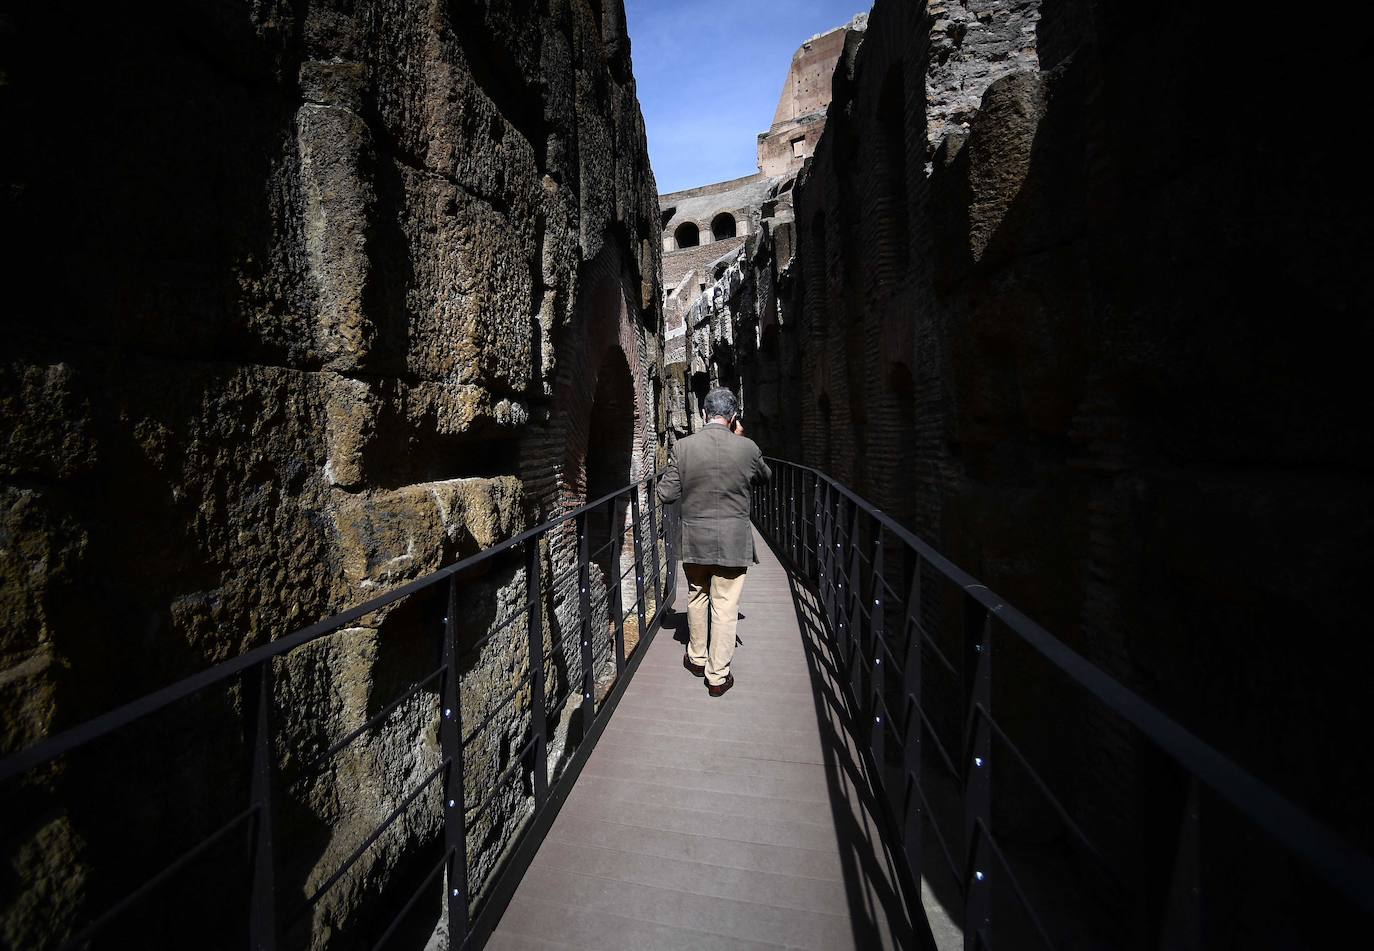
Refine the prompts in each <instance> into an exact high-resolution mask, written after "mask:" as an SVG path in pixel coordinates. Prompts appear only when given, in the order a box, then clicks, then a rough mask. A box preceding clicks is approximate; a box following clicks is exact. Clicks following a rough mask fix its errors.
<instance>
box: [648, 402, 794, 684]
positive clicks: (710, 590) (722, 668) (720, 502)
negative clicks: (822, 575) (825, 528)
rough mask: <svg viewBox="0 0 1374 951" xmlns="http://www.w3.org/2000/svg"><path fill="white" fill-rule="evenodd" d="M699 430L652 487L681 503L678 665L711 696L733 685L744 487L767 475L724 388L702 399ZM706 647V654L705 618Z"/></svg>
mask: <svg viewBox="0 0 1374 951" xmlns="http://www.w3.org/2000/svg"><path fill="white" fill-rule="evenodd" d="M704 408H705V410H706V427H705V428H704V429H702V431H701V432H699V433H696V434H695V435H692V436H688V437H687V438H685V439H680V440H678V442H677V443H676V445H674V446H673V451H672V453H671V455H670V456H669V460H668V471H667V472H666V473H664V475H663V479H662V480H661V481H660V483H659V487H658V494H659V498H661V499H663V501H664V502H675V501H677V500H678V499H679V498H681V499H682V568H683V571H684V572H686V574H687V586H688V598H687V626H688V628H689V629H690V631H691V637H690V638H689V640H688V643H687V654H686V656H684V657H683V658H682V666H684V667H686V668H687V669H688V670H690V671H691V672H692V673H694V674H696V675H697V676H698V677H705V678H706V690H707V692H708V693H710V695H711V696H713V697H719V696H720V695H721V694H723V693H725V691H727V690H729V689H730V688H731V687H733V686H734V685H735V677H734V675H733V674H731V673H730V659H731V658H732V657H733V656H734V654H735V622H736V620H737V618H738V615H739V596H740V592H741V591H743V590H744V573H745V571H746V570H747V569H748V568H749V566H750V565H751V564H753V563H754V562H756V561H758V559H757V558H755V557H754V528H753V526H752V525H751V524H750V522H749V487H750V485H751V484H753V483H755V482H766V481H768V480H769V479H770V478H772V476H773V473H772V471H771V470H770V469H769V468H768V464H767V463H766V462H764V461H763V452H762V451H761V450H760V449H759V447H758V444H757V443H755V442H754V440H752V439H749V438H748V437H747V436H745V435H744V425H743V424H742V423H741V422H740V421H739V403H737V402H736V401H735V395H734V394H733V393H731V392H730V391H729V390H728V389H726V388H725V387H723V386H722V387H717V388H716V389H714V390H712V391H711V392H709V393H707V394H706V402H705V407H704ZM708 608H709V609H710V613H711V648H710V652H709V653H708V652H707V649H706V612H707V609H708Z"/></svg>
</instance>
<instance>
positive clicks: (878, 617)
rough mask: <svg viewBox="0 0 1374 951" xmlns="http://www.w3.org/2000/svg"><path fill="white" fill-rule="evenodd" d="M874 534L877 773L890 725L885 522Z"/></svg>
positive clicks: (873, 673) (871, 632) (871, 633)
mask: <svg viewBox="0 0 1374 951" xmlns="http://www.w3.org/2000/svg"><path fill="white" fill-rule="evenodd" d="M874 534H875V536H876V537H875V539H874V544H873V607H872V609H871V610H872V614H871V615H870V617H869V624H868V629H869V643H870V644H872V645H873V654H872V656H873V663H872V665H871V666H870V668H869V671H868V672H869V675H870V676H871V677H872V678H873V680H872V684H873V742H872V744H871V745H872V748H873V760H874V762H876V763H877V764H878V773H879V777H880V779H881V774H882V772H883V768H884V759H885V754H886V745H885V741H886V731H887V727H888V726H892V725H894V724H885V723H883V721H882V714H881V713H879V712H878V711H879V710H880V709H882V707H883V703H882V701H883V686H884V684H885V683H886V682H887V681H886V678H885V677H884V676H883V644H884V643H885V641H884V638H883V635H884V631H883V607H884V605H886V604H887V597H886V592H885V591H884V590H883V545H882V539H883V526H882V523H878V530H877V532H875V533H874Z"/></svg>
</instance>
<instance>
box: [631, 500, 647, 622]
mask: <svg viewBox="0 0 1374 951" xmlns="http://www.w3.org/2000/svg"><path fill="white" fill-rule="evenodd" d="M639 511H640V509H639V486H634V487H632V488H631V489H630V521H631V523H632V527H631V539H632V541H633V542H634V546H635V616H636V617H638V618H639V636H640V637H643V636H644V631H645V629H646V627H647V625H646V624H645V621H644V609H645V607H646V606H647V605H646V604H645V602H644V539H643V533H642V532H641V531H640V526H639Z"/></svg>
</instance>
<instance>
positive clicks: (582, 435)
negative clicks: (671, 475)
mask: <svg viewBox="0 0 1374 951" xmlns="http://www.w3.org/2000/svg"><path fill="white" fill-rule="evenodd" d="M581 278H582V279H581V280H580V281H579V289H578V295H577V306H576V314H577V316H576V317H575V318H574V323H573V325H572V326H571V327H569V328H568V330H567V334H566V337H565V338H564V339H563V340H561V341H560V342H559V344H558V346H557V348H556V351H557V359H558V364H559V365H558V385H557V386H556V387H555V389H554V393H555V398H554V402H553V413H554V414H555V417H554V427H555V429H557V430H559V431H561V433H562V441H563V463H562V466H561V467H560V470H561V471H560V472H559V477H558V504H559V506H560V507H561V508H562V509H563V510H565V511H566V510H567V509H569V508H574V507H576V506H578V505H581V504H582V503H583V502H585V501H587V500H588V496H587V492H588V489H589V488H591V486H590V485H589V466H588V450H589V448H591V441H592V439H593V438H602V437H600V436H598V435H597V434H596V433H595V432H594V431H593V425H592V424H593V414H594V412H596V402H597V397H598V391H599V389H600V388H601V386H602V385H603V383H604V384H605V385H607V386H609V385H610V384H609V383H605V380H604V379H603V377H604V376H605V375H606V374H608V373H609V374H611V375H612V376H615V377H618V378H620V380H621V382H622V383H624V382H625V381H626V380H627V381H628V396H626V395H624V390H623V388H622V387H620V386H619V384H617V389H618V391H619V394H618V395H617V396H616V398H615V402H614V404H610V403H606V402H605V401H604V400H603V406H613V409H612V410H611V411H613V412H614V413H617V414H620V415H623V416H624V417H625V426H626V427H627V428H628V431H629V433H630V434H631V435H630V445H631V451H630V461H629V471H628V472H627V473H625V477H624V479H622V480H621V482H620V484H621V485H624V484H625V483H627V482H629V481H631V479H633V478H637V477H638V476H639V474H640V473H641V472H644V471H646V469H647V468H648V465H647V462H646V456H647V455H648V453H650V452H651V451H652V450H651V446H650V441H651V435H650V432H649V428H648V426H649V421H650V419H651V418H652V415H653V414H652V412H651V411H650V408H649V407H647V406H646V405H645V404H646V401H647V399H648V380H647V371H646V369H645V366H646V353H645V344H644V341H643V334H642V332H640V331H639V330H638V328H637V326H636V323H637V322H636V320H635V308H634V304H633V300H634V298H633V296H632V293H631V287H632V284H631V282H630V279H629V277H628V276H627V273H626V271H625V268H624V267H623V266H622V261H621V257H620V255H619V253H618V252H617V251H616V250H615V249H614V247H613V246H611V245H608V246H606V247H605V248H603V249H602V252H601V253H600V254H599V255H598V256H597V257H596V258H595V259H594V260H593V261H591V262H588V263H586V264H584V265H583V269H582V275H581ZM610 488H616V486H611V487H610ZM606 491H609V489H607V490H606Z"/></svg>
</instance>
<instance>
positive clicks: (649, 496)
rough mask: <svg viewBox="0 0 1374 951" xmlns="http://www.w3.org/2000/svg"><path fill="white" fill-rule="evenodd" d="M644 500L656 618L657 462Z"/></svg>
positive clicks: (659, 599)
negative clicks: (646, 513) (647, 511)
mask: <svg viewBox="0 0 1374 951" xmlns="http://www.w3.org/2000/svg"><path fill="white" fill-rule="evenodd" d="M644 500H645V501H646V502H648V503H649V566H650V568H651V569H652V571H653V576H652V578H653V585H652V586H651V587H650V588H649V590H650V591H652V592H653V593H654V616H655V617H657V616H659V615H661V614H662V613H663V588H662V576H661V575H660V574H659V570H658V517H657V516H656V515H655V514H654V510H655V508H656V507H657V506H658V505H660V504H661V503H659V501H658V461H657V460H655V461H654V474H653V478H652V479H650V480H649V488H648V490H647V492H646V493H645V496H644Z"/></svg>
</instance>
